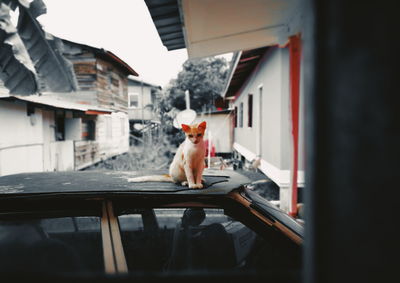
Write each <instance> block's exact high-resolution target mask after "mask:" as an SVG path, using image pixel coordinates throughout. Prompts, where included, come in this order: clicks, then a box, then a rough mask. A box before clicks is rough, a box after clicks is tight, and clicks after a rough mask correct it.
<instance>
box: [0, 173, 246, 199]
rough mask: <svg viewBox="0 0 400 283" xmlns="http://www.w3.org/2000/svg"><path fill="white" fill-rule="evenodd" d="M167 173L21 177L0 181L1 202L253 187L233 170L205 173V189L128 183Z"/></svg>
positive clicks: (220, 191) (224, 191) (218, 191)
mask: <svg viewBox="0 0 400 283" xmlns="http://www.w3.org/2000/svg"><path fill="white" fill-rule="evenodd" d="M166 173H167V172H166V171H165V170H144V171H105V170H104V171H69V172H41V173H21V174H15V175H8V176H3V177H0V198H1V197H6V196H28V195H40V194H58V193H59V194H65V193H68V194H74V193H113V192H115V193H117V192H119V193H120V192H122V193H143V194H145V193H162V194H189V195H190V194H212V195H225V194H227V193H229V192H231V191H232V190H234V189H238V188H240V187H242V186H243V185H244V184H247V183H250V180H249V179H248V178H247V177H245V176H243V175H241V174H239V173H237V172H235V171H232V170H223V171H221V170H207V171H205V172H204V174H203V178H204V180H205V187H204V188H203V189H189V188H188V187H184V186H181V185H178V184H174V183H168V182H139V183H132V182H128V179H129V178H133V177H138V176H149V175H162V174H166Z"/></svg>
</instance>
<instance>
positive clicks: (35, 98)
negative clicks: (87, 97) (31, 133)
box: [4, 95, 113, 115]
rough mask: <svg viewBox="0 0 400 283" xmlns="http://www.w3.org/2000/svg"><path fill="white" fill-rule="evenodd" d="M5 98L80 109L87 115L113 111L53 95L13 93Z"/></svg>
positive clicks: (68, 108)
mask: <svg viewBox="0 0 400 283" xmlns="http://www.w3.org/2000/svg"><path fill="white" fill-rule="evenodd" d="M4 99H6V100H20V101H25V102H30V103H34V104H38V105H44V106H47V107H51V108H58V109H67V110H73V111H81V112H85V113H86V114H88V115H98V114H111V113H112V112H113V111H111V110H109V109H105V108H100V107H97V106H93V105H87V104H80V103H75V102H71V101H65V100H60V99H57V98H54V97H49V96H39V95H30V96H21V95H14V96H10V97H5V98H4Z"/></svg>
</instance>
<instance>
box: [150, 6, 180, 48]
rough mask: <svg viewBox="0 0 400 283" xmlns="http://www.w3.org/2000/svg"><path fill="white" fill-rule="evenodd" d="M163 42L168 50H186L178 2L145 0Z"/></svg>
mask: <svg viewBox="0 0 400 283" xmlns="http://www.w3.org/2000/svg"><path fill="white" fill-rule="evenodd" d="M145 2H146V5H147V8H148V9H149V11H150V15H151V18H152V19H153V22H154V24H155V26H156V28H157V31H158V34H159V36H160V38H161V41H162V43H163V45H164V46H165V47H167V49H168V50H175V49H181V48H185V47H186V45H185V39H184V36H183V29H182V25H183V23H182V20H181V14H180V11H179V4H178V1H177V0H145Z"/></svg>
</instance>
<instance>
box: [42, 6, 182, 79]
mask: <svg viewBox="0 0 400 283" xmlns="http://www.w3.org/2000/svg"><path fill="white" fill-rule="evenodd" d="M44 2H45V4H46V6H47V14H45V15H42V16H40V17H39V18H38V19H39V21H40V22H41V24H42V25H43V26H44V28H45V30H46V31H47V32H50V33H52V34H54V35H55V36H58V37H61V38H65V39H68V40H70V41H75V42H78V43H82V44H86V45H91V46H94V47H97V48H104V49H106V50H109V51H111V52H113V53H114V54H116V55H117V56H118V57H120V58H121V59H122V60H124V61H125V62H126V63H128V64H129V65H130V66H131V67H132V68H133V69H134V70H135V71H136V72H137V73H139V75H140V78H142V79H143V80H144V81H147V82H150V83H154V84H157V85H161V86H163V87H164V86H165V85H166V84H167V83H168V82H169V80H170V79H172V78H175V77H176V75H177V74H178V72H179V71H180V70H181V69H182V64H183V62H185V60H186V59H187V52H186V49H180V50H175V51H167V49H166V48H165V47H164V45H162V42H161V40H160V37H159V36H158V33H157V30H156V28H155V26H154V24H153V22H152V20H151V17H150V13H149V11H148V9H147V6H146V4H145V3H144V1H143V0H112V1H111V0H44Z"/></svg>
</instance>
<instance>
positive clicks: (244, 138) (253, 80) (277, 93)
mask: <svg viewBox="0 0 400 283" xmlns="http://www.w3.org/2000/svg"><path fill="white" fill-rule="evenodd" d="M260 64H261V65H260V68H259V71H258V72H257V73H253V75H252V76H251V77H250V80H249V81H248V82H247V83H246V85H245V87H244V88H243V89H242V90H241V92H240V93H241V94H240V96H239V97H238V98H237V100H236V101H235V103H234V105H235V106H236V107H238V115H239V112H240V103H243V128H240V127H239V117H238V126H237V127H236V128H235V131H234V140H235V143H237V144H239V145H240V146H241V147H244V148H246V149H248V150H249V151H250V152H252V153H254V156H255V155H256V131H257V129H258V128H257V127H258V126H259V121H258V120H257V117H258V116H259V111H258V107H256V106H257V105H259V103H260V101H259V95H258V94H259V87H260V86H262V88H263V97H262V99H263V101H262V105H263V111H262V149H261V153H262V158H263V159H265V160H268V162H269V163H271V164H272V165H273V166H275V167H277V168H281V166H282V164H281V163H282V160H281V159H282V158H281V147H282V143H281V139H282V116H281V110H282V71H281V68H282V52H281V50H279V49H274V50H271V51H270V52H267V54H266V55H265V56H264V58H263V59H262V62H261V63H260ZM248 94H253V106H254V108H253V109H254V112H253V127H251V128H249V127H248V126H247V125H248V115H247V113H248Z"/></svg>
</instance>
